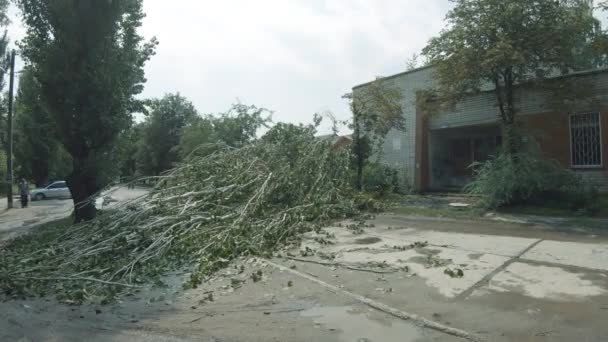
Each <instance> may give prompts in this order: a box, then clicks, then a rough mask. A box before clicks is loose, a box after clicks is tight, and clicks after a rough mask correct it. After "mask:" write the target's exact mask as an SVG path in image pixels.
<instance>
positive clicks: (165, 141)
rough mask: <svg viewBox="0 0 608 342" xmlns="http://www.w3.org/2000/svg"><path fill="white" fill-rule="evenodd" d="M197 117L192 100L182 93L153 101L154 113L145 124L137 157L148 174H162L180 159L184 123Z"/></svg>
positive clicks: (142, 169) (152, 108) (142, 170)
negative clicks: (180, 143)
mask: <svg viewBox="0 0 608 342" xmlns="http://www.w3.org/2000/svg"><path fill="white" fill-rule="evenodd" d="M196 117H197V111H196V108H194V105H193V104H192V102H190V101H189V100H188V99H186V98H185V97H183V96H181V95H180V94H167V95H165V96H164V97H163V98H162V99H156V100H152V101H151V102H150V115H149V116H148V118H147V119H146V122H145V123H144V126H143V128H142V130H143V131H142V142H141V146H140V150H139V154H138V157H137V160H138V168H139V170H141V173H142V174H144V175H158V174H160V173H162V172H163V171H166V170H169V169H171V168H172V167H173V166H174V165H175V163H176V162H177V161H179V142H180V137H181V135H182V131H183V129H184V127H186V126H188V125H190V124H192V122H193V120H195V118H196Z"/></svg>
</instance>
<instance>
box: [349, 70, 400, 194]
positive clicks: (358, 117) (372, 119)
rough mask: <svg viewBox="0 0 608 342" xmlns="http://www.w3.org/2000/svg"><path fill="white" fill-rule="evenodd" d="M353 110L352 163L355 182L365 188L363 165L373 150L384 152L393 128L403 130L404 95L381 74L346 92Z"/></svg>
mask: <svg viewBox="0 0 608 342" xmlns="http://www.w3.org/2000/svg"><path fill="white" fill-rule="evenodd" d="M344 98H345V99H347V100H348V101H349V105H350V109H351V112H352V114H353V121H352V129H353V144H352V149H353V159H354V160H353V164H354V166H355V170H356V171H357V174H356V179H355V184H356V187H357V189H358V190H359V191H361V190H362V189H363V169H364V168H365V166H366V164H367V162H368V160H369V158H370V157H371V156H372V155H373V154H374V153H381V147H382V145H383V144H384V140H385V139H386V135H387V134H388V133H389V132H390V131H391V130H393V129H396V130H401V131H402V130H404V129H405V118H404V117H403V107H402V106H401V102H402V99H403V95H402V94H401V92H400V91H399V89H397V88H396V87H392V86H389V85H387V83H386V82H385V80H384V79H382V78H379V79H377V80H375V81H373V82H371V83H369V84H367V85H365V86H362V87H359V88H357V89H355V90H354V91H353V92H352V93H350V94H346V95H344Z"/></svg>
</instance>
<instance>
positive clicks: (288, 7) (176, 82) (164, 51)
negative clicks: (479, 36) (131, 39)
mask: <svg viewBox="0 0 608 342" xmlns="http://www.w3.org/2000/svg"><path fill="white" fill-rule="evenodd" d="M448 6H449V4H448V1H447V0H434V1H429V0H409V1H402V0H290V1H286V0H261V1H250V0H226V1H211V0H199V1H193V0H174V1H164V0H146V1H145V10H146V13H147V15H148V17H147V18H146V19H145V24H144V33H145V35H146V36H148V37H151V36H156V37H157V38H158V39H159V41H160V46H159V48H158V54H157V55H156V56H155V57H154V58H153V60H152V61H150V63H149V65H148V67H147V75H148V80H149V82H148V85H147V88H146V93H145V94H146V95H148V96H161V95H162V94H163V93H165V92H175V91H179V92H181V93H182V94H183V95H185V96H187V97H188V98H190V99H192V100H193V101H194V103H195V105H196V106H197V108H198V109H199V110H200V111H201V112H217V111H222V110H226V109H227V108H228V107H229V106H230V104H231V103H233V102H235V100H236V99H237V98H239V99H240V100H241V101H243V102H245V103H251V104H256V105H259V106H265V107H268V108H271V109H274V110H275V111H276V114H275V115H274V118H275V120H277V121H289V122H310V120H311V118H312V115H313V114H314V113H315V112H318V111H324V110H330V111H332V112H334V113H335V114H336V115H337V116H338V117H339V118H342V119H346V118H348V116H349V114H348V108H347V106H346V104H345V103H344V101H343V100H342V99H341V95H343V94H344V93H346V92H348V91H349V89H350V88H351V87H352V86H354V85H356V84H358V83H362V82H365V81H368V80H370V79H372V78H373V77H374V76H376V75H388V74H391V73H396V72H399V71H402V70H403V68H404V67H405V65H404V64H405V63H404V61H405V59H406V58H407V57H409V56H410V55H411V54H413V53H414V52H419V51H420V49H421V48H422V47H424V45H425V43H426V42H427V40H428V39H429V38H430V37H432V36H433V35H435V34H437V33H438V32H439V30H440V29H441V27H442V26H443V17H444V16H445V13H446V12H447V8H448Z"/></svg>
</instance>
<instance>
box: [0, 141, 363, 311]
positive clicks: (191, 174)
mask: <svg viewBox="0 0 608 342" xmlns="http://www.w3.org/2000/svg"><path fill="white" fill-rule="evenodd" d="M290 140H291V141H289V142H285V141H280V142H269V141H260V142H258V143H255V144H252V145H249V146H246V147H243V148H239V149H235V148H230V147H227V146H219V145H208V146H205V147H202V151H203V152H201V150H199V153H198V154H199V156H195V157H192V158H190V160H189V161H188V162H186V163H184V164H182V165H180V166H179V167H177V168H176V169H174V170H172V171H170V172H169V173H166V174H164V175H162V176H161V177H159V178H158V183H157V185H156V187H155V188H154V189H153V191H152V192H151V193H150V194H149V195H147V196H145V197H142V198H139V199H137V200H134V201H131V202H129V203H128V204H125V205H124V206H122V207H120V208H118V209H114V210H112V211H111V212H107V213H104V214H103V215H100V216H99V217H98V218H97V219H96V220H94V221H91V222H89V223H82V224H79V225H69V226H53V227H49V228H45V229H41V230H39V231H36V232H34V233H32V234H29V235H26V236H23V237H20V238H18V239H16V240H14V241H12V242H11V243H9V244H8V245H7V246H6V247H5V248H4V249H3V250H0V291H2V292H3V293H4V295H5V296H6V297H15V296H41V295H46V294H50V293H53V294H56V295H57V296H58V298H59V299H62V300H70V301H75V302H79V301H87V300H92V299H99V298H103V300H105V301H107V300H111V299H112V298H114V297H115V296H116V295H117V294H119V293H123V292H125V291H127V290H129V289H130V288H132V287H138V286H142V285H144V284H153V283H158V282H160V281H162V277H163V275H165V274H166V273H167V272H168V271H171V270H177V269H187V270H188V271H189V272H191V276H190V279H189V281H188V282H187V283H186V284H184V286H185V287H187V288H193V287H196V286H198V285H199V284H201V283H202V282H204V280H205V279H206V277H207V276H209V275H210V274H212V273H213V272H214V271H216V270H218V269H220V268H222V267H225V266H226V265H227V264H228V263H229V262H230V260H232V259H234V258H235V257H238V256H241V255H261V256H269V255H271V254H272V252H273V251H275V250H276V249H277V247H279V246H281V245H284V244H287V243H290V242H296V241H297V240H298V236H299V233H301V232H305V231H309V230H312V229H318V228H320V227H321V226H322V225H323V224H324V223H327V222H328V221H330V220H335V219H340V218H345V217H349V216H352V215H355V214H356V213H358V211H359V210H360V209H362V206H363V207H364V206H366V205H369V204H370V202H369V200H364V201H361V200H359V199H362V198H365V197H362V195H359V194H356V193H355V192H354V191H352V187H351V183H352V177H351V171H350V170H349V168H348V164H349V155H348V152H347V151H332V150H331V148H330V147H329V145H328V144H327V143H325V142H322V141H318V140H316V139H314V138H313V137H312V135H310V136H308V135H306V136H305V135H301V136H296V137H294V138H293V139H290ZM286 151H289V152H290V153H289V154H288V153H285V152H286ZM293 151H297V156H295V158H294V155H293ZM288 156H289V157H288Z"/></svg>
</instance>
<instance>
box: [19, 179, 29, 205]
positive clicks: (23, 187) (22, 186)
mask: <svg viewBox="0 0 608 342" xmlns="http://www.w3.org/2000/svg"><path fill="white" fill-rule="evenodd" d="M19 193H20V194H21V208H27V202H28V201H29V197H30V186H29V184H27V181H26V180H25V179H24V178H21V181H20V182H19Z"/></svg>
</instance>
